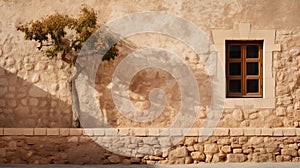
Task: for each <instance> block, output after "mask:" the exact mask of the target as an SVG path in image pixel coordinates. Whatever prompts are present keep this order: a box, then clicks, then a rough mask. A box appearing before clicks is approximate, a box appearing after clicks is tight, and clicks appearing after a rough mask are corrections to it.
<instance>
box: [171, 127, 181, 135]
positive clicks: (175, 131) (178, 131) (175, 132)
mask: <svg viewBox="0 0 300 168" xmlns="http://www.w3.org/2000/svg"><path fill="white" fill-rule="evenodd" d="M170 136H182V129H181V128H171V129H170Z"/></svg>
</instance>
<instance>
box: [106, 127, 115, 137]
mask: <svg viewBox="0 0 300 168" xmlns="http://www.w3.org/2000/svg"><path fill="white" fill-rule="evenodd" d="M104 131H105V136H115V135H117V134H118V130H117V129H114V128H105V129H104Z"/></svg>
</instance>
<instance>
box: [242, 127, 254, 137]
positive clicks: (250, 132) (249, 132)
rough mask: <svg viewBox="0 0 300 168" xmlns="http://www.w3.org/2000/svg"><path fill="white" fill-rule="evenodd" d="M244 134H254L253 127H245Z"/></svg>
mask: <svg viewBox="0 0 300 168" xmlns="http://www.w3.org/2000/svg"><path fill="white" fill-rule="evenodd" d="M244 135H245V136H255V128H245V129H244Z"/></svg>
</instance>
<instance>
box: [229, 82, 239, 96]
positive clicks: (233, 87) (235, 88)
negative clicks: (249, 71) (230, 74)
mask: <svg viewBox="0 0 300 168" xmlns="http://www.w3.org/2000/svg"><path fill="white" fill-rule="evenodd" d="M229 92H231V93H241V80H230V81H229Z"/></svg>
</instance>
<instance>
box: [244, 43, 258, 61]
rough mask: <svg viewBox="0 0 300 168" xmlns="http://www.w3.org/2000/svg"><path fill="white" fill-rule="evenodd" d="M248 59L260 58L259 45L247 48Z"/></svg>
mask: <svg viewBox="0 0 300 168" xmlns="http://www.w3.org/2000/svg"><path fill="white" fill-rule="evenodd" d="M247 58H258V45H248V46H247Z"/></svg>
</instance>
